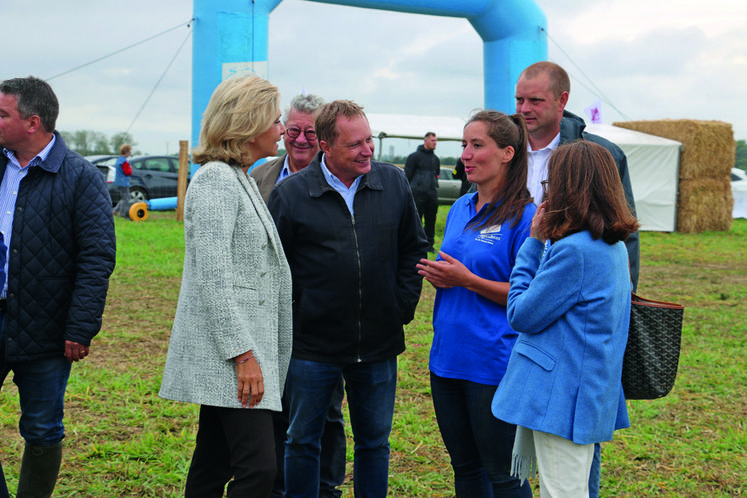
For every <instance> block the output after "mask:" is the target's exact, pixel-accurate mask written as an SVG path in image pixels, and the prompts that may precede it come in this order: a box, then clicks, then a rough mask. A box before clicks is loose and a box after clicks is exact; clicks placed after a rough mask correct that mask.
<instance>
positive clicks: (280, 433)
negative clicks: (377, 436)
mask: <svg viewBox="0 0 747 498" xmlns="http://www.w3.org/2000/svg"><path fill="white" fill-rule="evenodd" d="M343 398H345V382H344V381H343V379H342V377H340V382H339V383H338V384H337V388H336V389H335V394H334V395H333V396H332V404H331V405H330V407H329V411H328V412H327V421H326V422H325V424H324V432H323V433H322V441H321V445H322V447H321V454H320V460H319V465H320V468H319V498H340V497H341V496H342V490H341V489H338V487H339V486H342V484H343V483H344V482H345V457H346V455H345V447H346V445H347V441H346V440H345V419H344V417H343V415H342V400H343ZM282 401H283V411H282V412H272V422H273V423H272V426H273V431H274V432H275V453H276V458H277V460H278V462H277V465H278V471H277V474H276V475H275V484H274V485H273V487H272V494H271V495H270V496H271V498H285V473H284V470H285V437H286V434H287V433H288V401H287V399H286V397H285V395H283V399H282ZM0 498H3V497H2V495H1V494H0Z"/></svg>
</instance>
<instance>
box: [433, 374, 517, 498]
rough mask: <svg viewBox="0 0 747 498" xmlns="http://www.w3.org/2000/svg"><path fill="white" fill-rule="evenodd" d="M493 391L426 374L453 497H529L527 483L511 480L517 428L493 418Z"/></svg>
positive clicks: (487, 387)
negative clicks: (450, 474) (451, 473)
mask: <svg viewBox="0 0 747 498" xmlns="http://www.w3.org/2000/svg"><path fill="white" fill-rule="evenodd" d="M497 387H498V386H489V385H485V384H477V383H475V382H470V381H467V380H460V379H448V378H445V377H439V376H438V375H435V374H433V373H431V393H432V395H433V408H434V410H435V412H436V421H437V422H438V428H439V430H440V431H441V437H442V438H443V440H444V445H445V446H446V450H447V451H448V452H449V456H450V457H451V466H452V468H453V469H454V491H455V494H456V496H457V498H499V497H500V498H509V497H510V498H531V496H532V488H531V486H530V485H529V481H524V483H523V484H522V483H521V481H520V480H519V479H517V478H515V477H512V476H511V452H512V450H513V447H514V436H515V434H516V426H515V425H513V424H508V423H506V422H504V421H502V420H498V419H497V418H495V417H494V416H493V413H492V412H491V409H490V405H491V403H492V401H493V395H494V394H495V391H496V389H497Z"/></svg>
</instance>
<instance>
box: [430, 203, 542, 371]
mask: <svg viewBox="0 0 747 498" xmlns="http://www.w3.org/2000/svg"><path fill="white" fill-rule="evenodd" d="M476 200H477V194H476V193H474V194H466V195H464V196H462V197H460V198H459V199H457V201H456V202H455V203H454V205H453V206H452V207H451V210H450V211H449V215H448V217H447V219H446V229H445V231H444V238H443V243H442V245H441V251H443V252H445V253H446V254H448V255H450V256H452V257H454V258H456V259H457V260H459V261H461V262H462V264H464V265H465V266H466V267H467V268H469V270H470V271H472V273H474V274H475V275H478V276H480V277H482V278H486V279H489V280H494V281H497V282H508V281H509V277H510V276H511V269H512V268H513V266H514V263H515V261H516V254H517V253H518V252H519V248H520V247H521V245H522V244H523V243H524V240H526V238H527V237H529V229H530V226H531V223H532V217H533V216H534V212H535V211H536V210H537V207H536V206H535V205H534V204H529V205H527V206H526V207H525V208H524V214H523V216H522V218H521V220H520V221H519V223H518V224H517V225H516V226H515V227H511V226H510V223H503V224H501V225H494V226H490V227H482V228H480V229H478V230H475V229H473V228H466V227H467V225H468V224H469V223H470V222H472V221H473V220H474V219H475V218H476V216H477V213H476V211H475V202H476ZM433 332H434V334H433V345H432V347H431V356H430V370H431V372H433V373H434V374H436V375H438V376H440V377H446V378H450V379H462V380H468V381H471V382H476V383H479V384H487V385H498V384H499V383H500V381H501V379H502V378H503V375H504V374H505V373H506V366H507V365H508V358H509V356H511V349H512V348H513V346H514V343H515V342H516V337H517V335H518V334H517V333H516V332H514V331H513V329H511V327H510V326H509V324H508V319H507V317H506V307H505V306H501V305H500V304H497V303H495V302H493V301H491V300H490V299H487V298H484V297H482V296H480V295H478V294H477V293H475V292H472V291H470V290H467V289H465V288H464V287H454V288H451V289H438V290H437V291H436V301H435V304H434V308H433Z"/></svg>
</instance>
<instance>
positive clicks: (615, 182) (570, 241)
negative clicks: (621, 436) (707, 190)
mask: <svg viewBox="0 0 747 498" xmlns="http://www.w3.org/2000/svg"><path fill="white" fill-rule="evenodd" d="M548 168H549V170H548V181H547V183H546V184H544V185H546V187H547V192H546V194H545V199H546V200H545V202H543V203H542V204H541V205H540V207H539V208H538V209H537V213H536V215H535V217H534V218H533V220H532V228H531V230H530V238H528V239H527V240H526V242H524V244H523V245H522V247H521V249H520V250H519V254H518V256H517V260H516V265H515V266H514V269H513V271H512V272H511V279H510V285H511V287H510V290H509V295H508V320H509V323H510V324H511V327H513V328H514V330H516V331H517V332H519V333H520V335H519V337H518V339H517V342H516V345H515V346H514V349H513V351H512V353H511V358H510V359H509V363H508V368H507V371H506V375H505V377H504V378H503V380H502V381H501V384H500V386H499V387H498V390H497V391H496V394H495V397H494V399H493V406H492V410H493V414H494V415H495V416H496V417H498V418H500V419H501V420H505V421H507V422H510V423H513V424H517V426H518V429H517V435H516V440H515V443H514V469H513V471H514V472H515V473H517V474H518V475H519V476H520V477H526V476H527V475H529V474H531V473H532V471H533V469H534V468H536V467H535V463H536V465H538V467H539V476H540V494H541V495H542V497H543V498H549V497H562V498H575V497H579V498H580V497H588V496H589V495H588V481H589V470H590V468H591V462H592V457H593V452H594V443H598V442H601V441H608V440H610V439H612V434H613V432H614V431H615V430H617V429H623V428H626V427H629V426H630V422H629V420H628V414H627V409H626V406H625V396H624V394H623V390H622V383H621V380H620V379H621V374H622V361H623V355H624V353H625V345H626V343H627V339H628V324H629V320H630V295H631V290H632V289H631V282H630V273H629V268H628V256H627V252H626V250H625V245H624V243H623V241H624V240H625V239H626V238H627V237H628V235H629V234H630V233H632V232H633V231H635V230H636V229H637V228H638V223H637V221H636V219H635V218H634V217H633V216H632V215H631V213H630V210H629V209H628V206H627V204H626V202H625V196H624V193H623V188H622V183H621V181H620V177H619V175H618V173H617V169H616V168H615V163H614V160H613V159H612V156H610V154H609V152H607V150H606V149H604V148H603V147H601V146H599V145H596V144H594V143H591V142H583V141H581V142H575V143H572V144H568V145H563V146H560V147H558V149H557V150H556V151H555V153H554V154H553V156H552V158H551V159H550V164H549V167H548ZM547 240H549V241H550V242H551V245H550V246H549V248H546V241H547ZM535 456H536V460H535V458H534V457H535Z"/></svg>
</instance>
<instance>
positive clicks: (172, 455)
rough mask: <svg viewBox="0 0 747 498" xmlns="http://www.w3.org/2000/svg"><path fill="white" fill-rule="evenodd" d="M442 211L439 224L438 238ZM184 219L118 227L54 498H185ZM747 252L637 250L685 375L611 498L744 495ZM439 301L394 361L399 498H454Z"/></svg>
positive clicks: (189, 422) (6, 449)
mask: <svg viewBox="0 0 747 498" xmlns="http://www.w3.org/2000/svg"><path fill="white" fill-rule="evenodd" d="M447 210H448V207H446V206H441V207H440V209H439V218H438V225H437V234H438V236H440V234H442V233H443V225H444V221H445V217H446V212H447ZM174 219H175V216H174V213H173V212H165V213H150V217H149V218H148V220H147V221H145V222H141V223H131V222H126V221H125V220H120V219H118V220H117V224H116V228H117V241H118V254H117V268H116V270H115V272H114V274H113V275H112V278H111V282H110V289H109V296H108V300H107V307H106V311H105V314H104V320H103V328H102V331H101V333H100V334H99V335H98V336H97V337H96V339H95V340H94V342H93V344H92V348H91V355H90V356H89V358H88V359H86V361H84V362H81V363H79V364H76V365H75V366H74V367H73V373H72V375H71V379H70V383H69V386H68V389H67V398H66V413H65V421H66V430H67V437H66V439H65V445H66V448H65V455H64V459H63V464H62V469H61V471H60V478H59V480H58V484H57V488H56V491H55V496H61V497H114V496H121V497H125V496H127V497H159V498H160V497H177V496H181V495H182V493H183V484H184V480H185V477H186V473H187V469H188V466H189V461H190V458H191V452H192V449H193V447H194V434H195V431H196V427H197V407H196V406H194V405H189V404H183V403H175V402H171V401H166V400H162V399H160V398H159V397H158V389H159V386H160V382H161V373H162V370H163V365H164V362H165V357H166V351H167V348H168V338H169V332H170V328H171V323H172V321H173V317H174V312H175V309H176V303H177V299H178V294H179V285H180V281H181V269H182V260H183V247H184V244H183V228H182V225H181V224H180V223H177V222H176V221H174ZM437 242H438V241H437ZM746 248H747V220H735V222H734V226H733V228H732V230H731V231H729V232H711V233H701V234H678V233H654V232H644V233H642V234H641V261H642V267H641V276H640V283H639V289H638V291H639V293H640V294H641V295H643V296H645V297H648V298H652V299H659V300H665V301H674V302H679V303H682V304H684V305H685V306H686V307H687V308H686V311H685V322H684V330H683V338H682V351H681V355H680V366H679V372H678V376H677V382H676V384H675V387H674V389H673V391H672V392H671V393H670V394H669V395H668V396H667V397H665V398H663V399H660V400H655V401H629V402H628V409H629V413H630V418H631V421H632V424H633V426H632V427H631V428H630V429H627V430H623V431H618V432H617V433H616V434H615V439H614V440H613V441H612V442H609V443H605V444H604V446H603V448H604V450H603V458H602V461H603V469H602V493H601V494H602V496H605V497H613V496H614V497H654V496H655V497H660V496H661V497H698V498H700V497H731V496H744V495H745V494H747V435H746V434H747V431H745V425H746V424H747V365H745V358H746V357H747V355H746V354H745V353H746V352H747V347H746V342H747V251H746V250H745V249H746ZM434 296H435V292H434V290H433V288H432V287H431V286H430V285H428V284H427V283H426V284H425V285H424V287H423V294H422V297H421V300H420V304H419V305H418V311H417V313H416V316H415V320H413V322H412V323H411V324H409V325H408V326H407V329H406V336H407V342H408V348H407V351H406V352H405V353H403V354H402V355H401V356H400V359H399V383H398V391H397V404H396V407H395V416H394V427H393V431H392V436H391V447H392V453H391V464H390V492H389V494H390V496H396V497H432V498H435V497H450V496H453V484H452V480H453V478H452V471H451V467H450V465H449V458H448V454H447V453H446V450H445V449H444V447H443V443H442V441H441V437H440V434H439V432H438V427H437V425H436V421H435V416H434V414H433V406H432V402H431V395H430V386H429V382H428V354H429V351H430V344H431V340H432V328H431V311H432V307H433V299H434ZM11 377H12V374H11V375H10V376H9V377H8V379H6V382H5V384H4V386H3V389H2V391H0V442H1V443H0V461H2V463H3V467H4V469H5V473H6V478H7V479H8V484H9V487H10V489H11V492H12V491H14V490H15V487H16V483H17V478H18V470H19V464H20V455H21V452H22V449H23V441H22V439H21V437H20V436H19V435H18V430H17V423H18V416H19V408H18V399H17V392H16V390H15V385H14V384H13V383H12V382H11ZM347 430H348V433H349V432H350V431H349V425H348V427H347ZM348 443H349V444H348V475H347V478H346V483H345V485H344V489H343V496H345V497H352V496H353V491H352V456H353V451H352V447H353V443H352V438H351V437H350V434H349V440H348ZM533 485H534V489H535V496H539V493H538V491H537V490H538V488H537V483H536V482H533Z"/></svg>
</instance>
